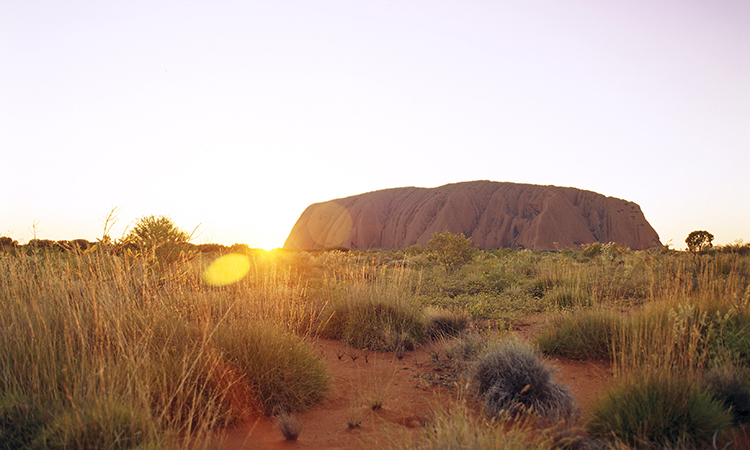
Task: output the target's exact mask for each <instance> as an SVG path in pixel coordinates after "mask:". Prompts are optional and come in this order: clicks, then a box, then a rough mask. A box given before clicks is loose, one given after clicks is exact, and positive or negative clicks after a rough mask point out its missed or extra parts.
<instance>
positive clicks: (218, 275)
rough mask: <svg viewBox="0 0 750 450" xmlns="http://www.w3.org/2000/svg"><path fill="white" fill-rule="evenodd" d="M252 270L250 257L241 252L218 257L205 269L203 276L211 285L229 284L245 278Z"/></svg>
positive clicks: (205, 281)
mask: <svg viewBox="0 0 750 450" xmlns="http://www.w3.org/2000/svg"><path fill="white" fill-rule="evenodd" d="M249 271H250V258H248V257H247V256H245V255H241V254H239V253H230V254H228V255H224V256H220V257H219V258H216V259H215V260H214V261H213V262H212V263H211V264H210V265H209V266H208V267H207V268H206V270H204V271H203V275H202V276H201V278H202V279H203V282H204V283H205V284H207V285H209V286H227V285H230V284H233V283H236V282H238V281H240V280H241V279H243V278H245V275H247V273H248V272H249Z"/></svg>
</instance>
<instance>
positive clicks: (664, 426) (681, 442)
mask: <svg viewBox="0 0 750 450" xmlns="http://www.w3.org/2000/svg"><path fill="white" fill-rule="evenodd" d="M590 415H591V417H590V419H589V421H588V422H587V425H586V427H587V431H588V432H589V434H590V435H592V436H596V437H601V438H606V439H611V438H615V439H618V440H620V441H623V442H626V443H627V444H629V445H633V446H639V447H648V448H652V447H659V448H661V447H670V446H672V447H677V446H701V445H704V444H706V443H707V442H708V440H709V439H711V438H712V437H713V436H714V433H715V432H716V430H719V431H721V430H723V429H725V428H726V427H728V426H729V424H730V422H731V416H730V415H729V412H728V411H727V409H726V408H725V407H724V406H723V405H722V404H721V403H720V402H719V401H717V400H715V399H714V398H713V396H712V395H711V393H710V392H709V391H708V390H707V389H706V388H705V387H704V386H702V385H700V384H697V383H695V382H693V381H691V380H688V379H685V378H681V377H678V376H675V375H670V374H668V373H660V374H647V375H644V374H641V375H640V376H639V375H631V376H630V377H628V378H625V379H624V380H623V381H621V382H620V383H619V384H618V385H617V386H615V387H614V388H612V389H611V390H610V391H609V392H608V393H606V394H605V395H604V396H602V397H601V398H599V399H598V400H596V401H595V403H594V404H593V406H592V408H591V413H590Z"/></svg>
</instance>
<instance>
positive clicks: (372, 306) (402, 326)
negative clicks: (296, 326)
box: [323, 267, 425, 351]
mask: <svg viewBox="0 0 750 450" xmlns="http://www.w3.org/2000/svg"><path fill="white" fill-rule="evenodd" d="M346 278H348V279H345V281H343V280H342V281H338V280H334V282H333V283H334V284H333V287H332V292H331V297H332V302H331V305H330V308H329V315H328V319H327V320H326V323H325V327H324V330H323V335H324V336H326V337H329V338H334V339H341V340H342V341H343V342H345V343H347V344H349V345H352V346H354V347H357V348H363V349H364V348H367V349H371V350H381V351H400V350H411V349H413V348H414V347H415V346H416V345H417V344H419V343H420V342H422V341H423V340H424V338H425V336H424V319H423V317H422V313H421V311H420V309H419V307H418V305H417V302H416V299H415V297H416V289H417V287H416V286H414V285H413V284H412V279H411V277H410V276H409V274H408V273H407V269H404V268H398V269H388V268H385V267H382V268H367V267H366V268H364V269H362V270H361V271H360V272H355V273H349V274H348V276H347V277H346Z"/></svg>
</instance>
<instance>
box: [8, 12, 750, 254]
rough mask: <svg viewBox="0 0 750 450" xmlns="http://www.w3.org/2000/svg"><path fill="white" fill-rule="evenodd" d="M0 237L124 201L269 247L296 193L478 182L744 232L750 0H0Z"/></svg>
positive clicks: (290, 217)
mask: <svg viewBox="0 0 750 450" xmlns="http://www.w3.org/2000/svg"><path fill="white" fill-rule="evenodd" d="M0 156H1V157H2V159H1V160H0V161H1V163H0V164H1V166H0V167H1V168H2V169H1V171H0V193H1V194H0V195H1V196H2V198H1V199H0V235H5V236H11V237H12V238H14V239H17V240H19V241H20V242H22V243H24V242H26V241H28V240H29V239H31V238H32V237H33V231H32V228H33V226H34V224H36V230H37V237H38V238H41V239H53V240H61V239H75V238H84V239H89V240H95V239H96V238H97V237H100V236H101V234H102V231H103V229H102V224H101V219H102V218H103V217H104V216H105V215H106V214H107V213H108V212H109V211H110V210H111V209H112V208H113V207H120V208H121V210H120V214H119V221H118V222H117V223H116V225H115V226H114V228H113V229H112V233H111V234H112V236H113V237H120V236H121V235H122V233H123V231H124V230H125V228H126V227H127V226H128V225H130V224H132V222H133V221H134V220H135V219H137V218H138V217H142V216H146V215H151V214H155V215H167V216H170V217H171V218H172V219H173V220H174V221H175V223H176V224H177V225H178V226H180V227H181V228H183V229H186V230H192V229H193V228H194V227H195V226H197V225H198V224H201V225H200V227H199V232H200V233H201V234H200V235H199V236H198V237H197V239H196V240H195V242H196V243H203V242H217V243H221V244H226V245H231V244H233V243H235V242H239V243H246V244H248V245H250V246H251V247H266V248H268V247H279V246H281V245H283V243H284V240H285V239H286V237H287V235H288V234H289V232H290V231H291V229H292V227H293V226H294V223H295V222H296V220H297V218H298V217H299V215H300V214H301V213H302V211H303V210H304V209H305V207H307V206H308V205H310V204H312V203H316V202H321V201H326V200H331V199H335V198H341V197H348V196H351V195H356V194H361V193H364V192H368V191H374V190H379V189H386V188H394V187H403V186H420V187H435V186H440V185H443V184H447V183H455V182H461V181H472V180H493V181H510V182H518V183H532V184H543V185H557V186H571V187H576V188H580V189H586V190H591V191H595V192H598V193H600V194H604V195H607V196H612V197H618V198H622V199H625V200H628V201H633V202H635V203H638V204H639V205H640V206H641V208H642V210H643V212H644V214H645V216H646V219H647V220H648V221H649V222H650V223H651V225H652V226H653V227H654V229H655V230H656V231H657V233H658V234H659V236H660V238H661V241H662V243H670V244H671V245H672V247H674V248H684V247H685V244H684V241H685V237H687V235H688V233H689V232H690V231H693V230H703V229H705V230H708V231H710V232H711V233H713V235H714V236H715V240H714V243H715V244H727V243H731V242H734V241H736V240H737V239H743V240H744V242H750V177H748V174H749V172H750V170H749V169H750V2H748V1H747V0H710V1H709V0H707V1H694V0H679V1H676V0H675V1H672V0H659V1H654V0H618V1H606V0H603V1H602V0H590V1H578V0H571V1H559V0H545V1H535V0H513V1H504V0H495V1H472V0H456V1H452V0H446V1H440V0H426V1H410V0H396V1H387V0H378V1H365V0H347V1H344V0H342V1H301V0H300V1H284V0H274V1H252V0H250V1H248V0H245V1H213V0H212V1H185V0H180V1H134V0H127V1H114V0H111V1H76V0H71V1H44V0H38V1H26V0H0Z"/></svg>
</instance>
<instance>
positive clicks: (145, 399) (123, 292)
mask: <svg viewBox="0 0 750 450" xmlns="http://www.w3.org/2000/svg"><path fill="white" fill-rule="evenodd" d="M109 219H111V217H109V218H108V220H107V221H105V230H104V233H103V236H102V238H100V239H98V240H97V242H93V243H92V242H88V241H84V240H79V241H57V242H53V241H46V240H43V239H33V240H32V241H30V242H29V243H27V244H25V245H19V244H18V243H16V242H14V241H12V240H11V239H10V238H7V237H0V329H2V330H3V333H2V334H0V374H1V376H0V448H8V449H11V448H12V449H16V448H29V449H37V448H51V449H55V448H61V449H62V448H66V449H70V448H91V449H94V448H112V449H131V448H138V449H161V448H164V449H167V448H213V445H214V444H215V439H216V436H217V433H220V432H221V430H222V429H224V428H226V427H228V426H230V425H233V424H240V423H243V422H246V421H248V420H249V419H250V418H252V417H257V416H259V415H260V416H262V415H266V416H274V417H276V418H277V421H278V422H279V424H280V429H281V430H282V432H283V434H284V436H285V437H286V438H287V439H296V438H297V436H298V435H299V434H300V432H302V433H304V429H302V430H301V431H300V428H299V423H298V421H296V419H295V417H296V415H297V414H298V413H299V412H301V411H305V410H307V409H310V408H314V407H315V406H316V405H318V404H320V402H322V401H323V400H324V399H325V398H326V396H327V395H329V394H330V390H331V388H332V377H331V373H330V370H329V368H328V367H327V366H326V364H325V362H324V361H323V360H322V359H321V357H320V355H319V354H318V353H317V352H316V351H315V349H314V347H313V346H312V342H313V340H315V339H335V340H340V341H342V342H343V343H344V344H346V345H349V346H352V347H356V348H360V349H363V350H364V349H366V350H367V351H378V352H392V353H393V354H394V355H399V354H400V353H403V352H405V351H409V350H412V349H415V348H420V347H425V346H433V345H438V344H439V345H440V346H441V348H442V349H443V350H442V351H443V352H444V353H445V354H446V355H450V358H451V359H452V360H454V361H455V362H456V364H454V365H453V368H454V369H453V370H455V371H456V376H457V379H461V380H465V381H466V382H465V384H462V386H463V387H462V388H461V395H458V396H457V398H456V400H455V402H454V403H452V404H448V405H441V406H440V407H439V408H438V409H437V410H436V411H433V414H431V415H430V417H429V422H428V423H426V424H425V425H424V426H423V427H421V428H420V429H419V430H418V431H417V432H414V433H407V434H403V435H398V436H394V435H390V436H389V437H388V439H389V440H388V441H387V442H379V443H378V446H379V447H381V448H403V449H417V448H419V449H422V448H425V449H426V448H434V449H438V448H440V449H460V448H508V449H512V448H519V446H522V448H539V449H548V448H550V449H551V448H571V449H572V448H601V449H610V448H611V449H628V448H634V449H635V448H721V447H724V448H726V446H727V445H729V444H730V443H732V441H733V439H734V437H733V436H735V435H736V434H735V432H736V431H737V430H740V429H743V428H744V427H747V426H748V425H747V424H748V422H749V421H750V375H749V374H750V245H748V244H744V245H743V244H742V243H741V242H737V243H735V244H731V245H726V246H721V247H715V246H713V245H712V240H713V236H712V235H711V234H710V233H709V232H707V231H695V232H693V233H691V234H690V235H689V236H688V238H687V239H686V244H687V245H688V250H687V251H676V250H671V249H669V248H667V247H660V248H652V249H649V250H642V251H631V250H629V249H627V248H624V247H622V246H620V245H618V244H616V243H593V244H590V245H587V246H585V247H583V248H581V249H580V250H576V251H572V250H563V251H544V252H532V251H529V250H513V249H494V250H478V249H475V248H473V247H472V245H471V239H470V238H467V237H465V236H463V235H456V234H452V233H449V232H445V233H441V234H436V235H434V236H433V238H432V240H430V242H429V243H428V244H427V245H426V246H425V248H421V247H419V246H413V247H409V248H407V249H389V250H386V249H382V250H372V251H350V250H348V249H341V248H338V249H326V250H315V251H312V250H310V251H290V250H283V249H277V250H273V251H265V250H259V249H250V248H248V247H247V246H245V245H241V244H235V245H233V246H231V247H226V246H222V245H218V244H202V245H195V244H191V243H190V240H191V233H188V232H185V231H183V230H181V229H179V228H178V227H177V226H175V225H174V223H173V222H172V221H171V220H170V219H169V218H167V217H164V216H160V217H155V216H149V217H143V218H141V219H139V220H138V221H137V222H136V223H135V226H134V227H133V228H132V230H131V231H130V232H129V233H128V234H127V235H125V236H123V238H122V239H112V238H110V237H109V236H108V228H107V224H108V223H110V220H109ZM529 316H543V317H545V318H547V320H545V321H544V322H545V326H543V327H542V328H541V329H540V330H538V331H536V332H535V333H534V334H533V336H531V337H528V338H521V337H519V336H517V335H516V334H514V332H513V330H514V327H515V326H517V325H518V324H519V323H521V322H522V321H523V319H524V318H526V317H529ZM549 356H562V357H567V358H573V359H579V360H599V361H606V362H609V363H611V364H612V367H613V371H614V377H615V379H614V381H613V383H612V387H611V388H610V389H608V390H606V391H605V392H604V393H603V394H601V395H600V396H599V397H598V398H596V399H595V400H594V401H593V405H592V406H591V407H590V408H589V409H588V410H587V411H586V412H585V413H583V412H581V411H580V410H579V409H578V408H577V407H576V405H575V402H574V399H573V398H572V395H571V393H570V391H569V390H568V389H567V387H565V386H564V385H561V384H559V383H558V382H557V381H556V380H555V378H554V373H553V371H552V370H551V368H550V367H549V366H548V365H547V363H546V362H545V357H549ZM343 425H344V426H346V425H345V424H343ZM350 425H351V424H350Z"/></svg>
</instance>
